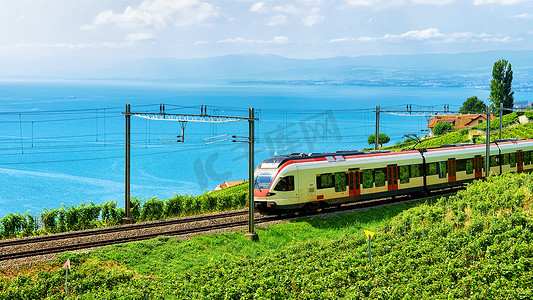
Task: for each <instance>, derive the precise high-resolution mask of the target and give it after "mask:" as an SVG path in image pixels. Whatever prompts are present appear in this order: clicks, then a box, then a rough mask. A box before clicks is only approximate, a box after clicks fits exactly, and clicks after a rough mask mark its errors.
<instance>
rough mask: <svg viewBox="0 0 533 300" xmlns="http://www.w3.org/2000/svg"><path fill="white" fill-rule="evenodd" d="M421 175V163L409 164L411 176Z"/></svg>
mask: <svg viewBox="0 0 533 300" xmlns="http://www.w3.org/2000/svg"><path fill="white" fill-rule="evenodd" d="M420 176H422V165H411V178H416V177H420Z"/></svg>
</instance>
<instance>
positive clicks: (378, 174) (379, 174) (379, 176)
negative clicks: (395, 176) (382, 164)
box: [374, 168, 386, 186]
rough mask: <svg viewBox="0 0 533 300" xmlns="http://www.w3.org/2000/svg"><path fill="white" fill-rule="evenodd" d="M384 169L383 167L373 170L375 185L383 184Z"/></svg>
mask: <svg viewBox="0 0 533 300" xmlns="http://www.w3.org/2000/svg"><path fill="white" fill-rule="evenodd" d="M385 171H386V169H385V168H382V169H375V170H374V176H375V181H374V182H375V184H376V186H385Z"/></svg>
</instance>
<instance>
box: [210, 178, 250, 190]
mask: <svg viewBox="0 0 533 300" xmlns="http://www.w3.org/2000/svg"><path fill="white" fill-rule="evenodd" d="M244 182H246V180H237V181H224V183H221V184H219V185H217V187H216V188H215V189H214V190H212V191H211V192H213V191H218V190H222V189H225V188H229V187H230V186H234V185H237V184H241V183H244Z"/></svg>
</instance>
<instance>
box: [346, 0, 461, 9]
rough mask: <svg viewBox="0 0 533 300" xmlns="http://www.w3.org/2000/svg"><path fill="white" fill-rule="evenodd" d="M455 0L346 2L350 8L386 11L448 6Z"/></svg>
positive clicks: (350, 0) (370, 0)
mask: <svg viewBox="0 0 533 300" xmlns="http://www.w3.org/2000/svg"><path fill="white" fill-rule="evenodd" d="M454 2H455V0H345V3H346V4H348V5H349V6H368V7H373V8H375V9H384V8H391V7H397V6H404V5H418V4H420V5H446V4H451V3H454Z"/></svg>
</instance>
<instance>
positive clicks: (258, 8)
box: [250, 2, 266, 13]
mask: <svg viewBox="0 0 533 300" xmlns="http://www.w3.org/2000/svg"><path fill="white" fill-rule="evenodd" d="M250 11H251V12H257V13H260V12H266V8H265V2H255V3H254V4H252V6H251V7H250Z"/></svg>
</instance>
